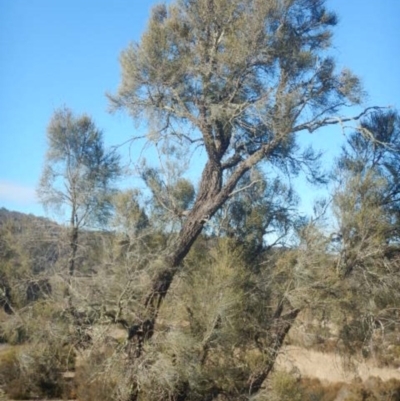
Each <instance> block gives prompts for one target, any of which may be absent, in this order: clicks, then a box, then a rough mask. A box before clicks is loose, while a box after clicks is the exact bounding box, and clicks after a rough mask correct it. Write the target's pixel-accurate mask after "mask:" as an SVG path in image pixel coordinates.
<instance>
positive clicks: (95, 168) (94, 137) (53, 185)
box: [38, 108, 120, 226]
mask: <svg viewBox="0 0 400 401" xmlns="http://www.w3.org/2000/svg"><path fill="white" fill-rule="evenodd" d="M47 139H48V146H49V149H48V152H47V154H46V160H45V167H44V169H43V173H42V177H41V180H40V184H39V187H38V196H39V198H40V200H41V202H42V203H43V204H44V205H45V206H46V207H49V208H54V209H56V210H59V209H60V208H62V207H65V206H66V207H67V208H68V209H69V212H70V213H69V215H70V216H71V221H72V225H74V224H76V225H77V226H82V225H84V224H88V223H89V222H91V223H93V222H100V223H101V222H103V221H104V220H105V219H106V218H107V216H108V214H109V206H110V201H109V194H110V191H112V187H111V186H110V184H112V183H113V181H114V180H115V179H116V178H117V177H118V174H119V171H120V169H119V157H118V156H117V155H116V154H115V152H112V153H107V152H106V151H105V150H104V145H103V137H102V132H101V131H100V130H99V129H97V128H96V126H95V124H94V123H93V121H92V120H91V119H90V117H88V116H87V115H82V116H78V117H75V116H74V115H73V113H72V111H71V110H69V109H67V108H64V109H60V110H57V111H56V112H55V113H54V115H53V117H52V119H51V121H50V123H49V126H48V129H47ZM75 220H76V222H75V223H74V221H75Z"/></svg>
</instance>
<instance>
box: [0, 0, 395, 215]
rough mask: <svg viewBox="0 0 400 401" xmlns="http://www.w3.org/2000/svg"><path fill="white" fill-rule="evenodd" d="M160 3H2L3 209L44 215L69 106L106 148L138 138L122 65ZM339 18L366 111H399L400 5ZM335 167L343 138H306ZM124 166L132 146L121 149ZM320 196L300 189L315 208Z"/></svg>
mask: <svg viewBox="0 0 400 401" xmlns="http://www.w3.org/2000/svg"><path fill="white" fill-rule="evenodd" d="M156 3H157V2H156V1H152V0H136V1H135V0H113V1H110V0H79V1H78V0H56V1H54V0H0V88H1V91H0V207H6V208H8V209H11V210H18V211H22V212H27V213H34V214H43V210H42V208H41V206H40V205H39V204H38V203H37V200H36V199H35V187H36V185H37V182H38V180H39V177H40V173H41V169H42V166H43V160H44V155H45V152H46V127H47V124H48V122H49V119H50V117H51V115H52V113H53V111H54V110H55V109H56V108H58V107H60V106H63V105H66V106H68V107H70V108H71V109H73V110H74V111H75V112H76V113H83V112H86V113H88V114H90V115H91V116H92V117H93V119H94V120H95V122H96V124H97V126H98V127H100V128H101V129H102V130H103V131H104V135H105V141H106V144H107V145H108V146H112V145H117V144H120V143H122V142H124V141H125V140H127V139H128V138H129V137H130V136H131V135H133V134H134V133H135V132H136V128H135V126H134V124H133V123H132V122H131V121H130V119H129V117H127V116H124V115H123V114H117V115H110V114H109V113H108V112H107V108H108V101H107V98H106V97H105V93H106V92H115V91H116V88H117V86H118V83H119V77H120V69H119V63H118V57H119V54H120V52H121V50H123V49H124V48H125V47H126V46H127V45H128V44H129V42H130V41H132V40H139V38H140V35H141V33H142V32H143V30H144V29H145V27H146V24H147V19H148V15H149V11H150V9H151V7H152V6H153V5H154V4H156ZM327 5H328V7H329V8H331V9H332V10H334V11H336V12H337V13H338V15H339V20H340V23H339V25H338V26H337V28H336V31H335V33H336V35H335V40H334V45H335V48H334V50H333V54H334V56H335V57H336V59H337V61H338V66H339V67H343V66H346V67H349V68H351V69H352V70H353V72H355V73H356V74H358V75H359V76H360V77H361V79H362V81H363V83H364V86H365V88H366V90H367V91H368V93H369V99H368V102H367V103H368V104H377V105H392V106H395V107H397V108H399V107H400V102H399V93H400V1H399V0H382V1H376V0H369V1H365V0H328V1H327ZM307 140H308V141H312V142H313V143H315V145H316V147H317V148H322V149H324V150H326V152H327V154H326V156H325V158H324V160H325V161H326V162H327V163H331V161H332V158H333V155H334V154H335V150H337V149H338V147H339V145H340V143H341V141H342V140H343V135H342V134H341V132H340V131H339V130H338V129H330V130H327V131H325V132H318V133H316V134H313V136H312V137H308V139H307ZM121 151H122V153H123V155H124V157H127V155H128V154H129V147H127V146H125V147H123V148H121ZM313 191H315V190H314V189H313V188H311V187H307V186H306V185H302V187H301V192H302V193H303V194H304V193H307V199H309V198H310V196H311V195H312V194H313Z"/></svg>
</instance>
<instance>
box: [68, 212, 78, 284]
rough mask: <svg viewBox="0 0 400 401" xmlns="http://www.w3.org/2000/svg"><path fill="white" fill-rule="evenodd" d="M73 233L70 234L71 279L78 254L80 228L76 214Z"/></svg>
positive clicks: (73, 220)
mask: <svg viewBox="0 0 400 401" xmlns="http://www.w3.org/2000/svg"><path fill="white" fill-rule="evenodd" d="M70 223H71V225H70V227H71V232H70V242H69V246H70V249H71V253H70V257H69V260H68V273H69V275H70V277H72V276H73V275H74V273H75V259H76V252H77V250H78V226H77V217H76V215H75V213H74V212H72V215H71V222H70Z"/></svg>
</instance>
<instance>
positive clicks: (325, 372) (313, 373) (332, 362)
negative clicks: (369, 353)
mask: <svg viewBox="0 0 400 401" xmlns="http://www.w3.org/2000/svg"><path fill="white" fill-rule="evenodd" d="M277 369H278V370H279V369H281V370H286V371H288V372H290V371H295V372H296V371H297V372H298V373H300V374H301V376H302V377H310V378H317V379H319V380H321V381H322V382H324V381H325V382H330V383H335V382H345V383H350V382H351V381H352V380H353V379H355V378H360V379H361V380H362V381H365V380H367V379H368V378H369V377H370V376H375V377H379V378H381V379H382V380H383V381H386V380H389V379H397V380H400V370H399V369H394V368H379V367H377V366H374V364H373V362H371V361H368V363H365V362H362V361H351V363H349V361H346V360H344V359H342V358H341V356H340V355H335V354H328V353H326V354H325V353H322V352H317V351H312V350H306V349H304V348H300V347H295V346H287V347H285V349H284V351H283V353H282V354H281V355H280V356H279V358H278V361H277Z"/></svg>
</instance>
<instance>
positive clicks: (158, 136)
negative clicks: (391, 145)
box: [110, 0, 367, 322]
mask: <svg viewBox="0 0 400 401" xmlns="http://www.w3.org/2000/svg"><path fill="white" fill-rule="evenodd" d="M324 3H325V2H324V1H323V0H293V1H264V0H263V1H261V0H234V1H227V0H224V1H218V2H217V1H214V0H197V1H193V0H178V1H176V2H174V3H172V4H171V5H170V6H169V7H167V6H166V5H158V6H156V7H155V8H154V9H153V12H152V16H151V18H150V22H149V26H148V29H147V31H146V32H145V34H144V35H143V36H142V39H141V42H140V43H135V44H132V45H130V46H129V47H128V48H127V49H126V50H125V51H124V52H123V53H122V55H121V66H122V81H121V85H120V87H119V90H118V93H117V94H116V95H115V96H110V99H111V102H112V104H113V106H114V108H115V109H124V110H126V111H128V112H129V113H130V115H131V116H132V117H133V118H135V119H140V118H142V117H143V116H145V117H147V118H149V122H150V124H151V125H152V138H155V140H157V141H162V140H164V139H165V140H170V139H171V138H174V137H175V138H177V139H178V140H181V141H186V144H187V146H190V145H193V146H197V147H202V148H204V149H205V151H206V155H207V162H206V164H205V167H204V169H203V173H202V176H201V180H200V184H199V189H198V191H197V194H196V198H195V201H194V204H193V207H192V209H191V210H190V213H189V214H188V216H187V218H186V220H185V222H184V224H183V226H182V228H181V230H180V233H179V240H178V241H177V243H176V246H175V247H174V249H173V250H172V251H171V253H170V256H169V258H168V260H167V261H166V267H165V270H164V271H162V272H161V273H160V274H159V276H158V277H157V278H156V279H155V281H154V283H153V288H152V290H151V292H150V293H149V295H148V297H147V300H146V305H147V307H148V314H149V316H148V319H149V320H150V321H152V322H154V319H155V316H156V315H157V309H158V308H159V306H160V304H161V302H162V300H163V298H164V297H165V295H166V294H167V292H168V289H169V287H170V284H171V282H172V280H173V278H174V276H175V274H176V272H177V271H178V267H179V266H180V264H181V262H182V261H183V259H184V258H185V256H186V255H187V253H188V251H189V250H190V248H191V246H192V244H193V243H194V241H195V240H196V238H197V237H198V235H199V234H200V232H201V231H202V229H203V227H204V224H205V223H206V222H207V221H208V219H209V218H210V217H212V216H213V215H214V214H215V213H216V212H217V210H219V209H220V208H221V206H222V205H223V204H224V203H225V202H226V201H227V200H228V199H229V198H230V197H231V196H232V194H233V192H234V191H235V188H236V187H237V185H238V183H239V181H240V179H241V178H242V177H243V175H244V174H245V173H246V172H248V171H249V170H251V169H253V168H254V167H255V166H257V165H258V164H260V163H269V164H271V165H275V166H279V167H281V168H283V169H286V170H287V171H288V172H294V173H296V172H298V171H299V170H300V169H301V168H302V167H303V166H311V164H310V163H311V162H312V161H313V160H315V155H314V154H313V153H312V152H305V153H304V154H299V149H298V147H297V145H296V134H298V133H299V132H302V131H308V132H310V133H313V132H314V131H316V130H317V129H319V128H321V127H324V126H327V125H331V124H336V123H338V122H339V121H348V120H350V118H348V119H341V120H340V119H338V118H335V115H336V114H337V113H338V111H339V109H340V108H341V107H343V106H349V105H352V104H358V103H359V102H360V100H361V95H362V90H361V88H360V83H359V80H358V79H357V78H356V77H355V76H354V75H353V74H352V73H351V72H350V71H349V70H343V71H341V72H339V73H336V72H335V63H334V60H333V59H332V58H331V57H329V55H327V52H326V50H327V49H329V46H330V39H331V36H332V34H331V30H330V29H331V27H333V26H334V25H335V24H336V22H337V19H336V16H335V14H333V13H331V12H328V11H327V10H326V8H325V7H324ZM366 112H367V110H366V111H364V112H363V113H362V114H364V113H366ZM359 117H360V116H358V117H355V119H357V118H359ZM185 128H186V131H183V130H184V129H185ZM311 171H312V170H311ZM236 191H237V189H236Z"/></svg>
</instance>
